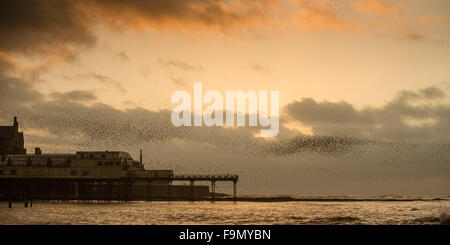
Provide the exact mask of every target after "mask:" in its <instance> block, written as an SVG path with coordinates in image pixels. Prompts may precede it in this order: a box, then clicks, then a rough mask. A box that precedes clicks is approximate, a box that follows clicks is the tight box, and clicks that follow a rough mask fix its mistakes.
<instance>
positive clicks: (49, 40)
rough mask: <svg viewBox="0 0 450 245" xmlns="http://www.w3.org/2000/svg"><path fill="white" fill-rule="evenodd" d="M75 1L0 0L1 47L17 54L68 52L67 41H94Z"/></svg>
mask: <svg viewBox="0 0 450 245" xmlns="http://www.w3.org/2000/svg"><path fill="white" fill-rule="evenodd" d="M75 3H76V1H65V0H49V1H39V0H29V1H21V0H19V1H1V2H0V36H1V38H0V50H2V51H4V52H17V53H26V54H34V53H54V52H63V51H67V50H68V49H67V47H65V46H64V45H66V44H84V45H91V44H93V43H94V42H95V37H94V36H93V35H92V33H91V31H90V29H89V27H88V25H87V17H86V15H85V13H84V12H82V11H81V10H80V9H79V8H77V7H76V6H75Z"/></svg>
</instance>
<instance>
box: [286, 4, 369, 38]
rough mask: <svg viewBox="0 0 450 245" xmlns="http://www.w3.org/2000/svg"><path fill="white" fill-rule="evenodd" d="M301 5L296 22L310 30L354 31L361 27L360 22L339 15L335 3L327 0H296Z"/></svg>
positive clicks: (295, 18) (295, 17)
mask: <svg viewBox="0 0 450 245" xmlns="http://www.w3.org/2000/svg"><path fill="white" fill-rule="evenodd" d="M292 2H293V3H294V4H295V5H297V6H298V7H299V9H300V10H299V11H298V12H297V14H296V15H295V16H294V18H293V20H294V23H295V24H297V25H298V26H300V27H301V28H302V29H308V30H330V29H332V30H333V29H334V30H341V31H354V30H357V29H359V28H360V26H359V24H358V22H356V21H354V20H350V19H346V18H344V17H343V16H340V15H338V13H337V9H336V7H335V6H334V5H332V4H331V3H330V2H328V1H326V0H319V1H314V0H295V1H292Z"/></svg>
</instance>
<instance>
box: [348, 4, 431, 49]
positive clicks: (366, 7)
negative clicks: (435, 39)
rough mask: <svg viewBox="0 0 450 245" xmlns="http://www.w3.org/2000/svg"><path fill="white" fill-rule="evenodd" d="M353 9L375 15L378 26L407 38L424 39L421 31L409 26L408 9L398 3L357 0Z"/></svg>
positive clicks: (413, 39)
mask: <svg viewBox="0 0 450 245" xmlns="http://www.w3.org/2000/svg"><path fill="white" fill-rule="evenodd" d="M354 9H355V11H356V12H357V13H359V14H362V15H369V16H376V17H377V19H376V20H377V26H378V28H383V29H387V30H389V31H391V32H393V33H395V34H397V35H399V36H400V37H403V38H405V39H407V40H411V41H418V40H422V39H425V38H426V36H425V34H423V33H420V32H419V31H417V30H415V29H414V28H412V27H411V26H412V25H413V22H412V21H410V20H409V19H408V18H407V15H408V14H411V13H408V9H407V8H406V7H404V6H402V5H401V4H400V3H395V4H392V3H390V2H388V1H384V0H357V1H355V3H354Z"/></svg>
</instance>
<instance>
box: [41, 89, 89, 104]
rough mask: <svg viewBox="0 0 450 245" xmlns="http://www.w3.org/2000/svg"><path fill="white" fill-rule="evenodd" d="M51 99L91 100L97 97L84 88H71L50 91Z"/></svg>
mask: <svg viewBox="0 0 450 245" xmlns="http://www.w3.org/2000/svg"><path fill="white" fill-rule="evenodd" d="M49 96H50V97H51V98H52V99H54V100H58V101H79V102H85V101H93V100H96V99H97V96H96V95H95V94H94V93H93V92H91V91H86V90H73V91H70V92H65V93H61V92H52V93H50V95H49Z"/></svg>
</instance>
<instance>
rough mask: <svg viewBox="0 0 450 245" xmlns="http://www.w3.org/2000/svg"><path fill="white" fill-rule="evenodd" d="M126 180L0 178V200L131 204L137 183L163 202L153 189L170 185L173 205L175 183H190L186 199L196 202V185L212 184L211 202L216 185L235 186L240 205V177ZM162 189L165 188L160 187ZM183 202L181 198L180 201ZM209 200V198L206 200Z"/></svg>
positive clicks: (131, 178) (214, 198) (170, 199)
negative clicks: (141, 184) (220, 183)
mask: <svg viewBox="0 0 450 245" xmlns="http://www.w3.org/2000/svg"><path fill="white" fill-rule="evenodd" d="M130 175H131V176H129V177H126V178H89V177H87V178H23V177H22V178H2V177H1V176H0V200H2V201H8V202H9V205H10V206H11V202H22V201H23V202H24V206H25V207H28V204H30V207H31V206H32V203H33V201H38V200H39V201H50V200H53V201H77V202H91V201H97V202H111V201H119V202H129V201H133V200H134V199H133V196H132V190H133V185H134V184H136V183H137V182H141V183H142V182H143V183H145V184H146V197H145V200H146V201H152V200H163V199H161V197H158V198H154V195H152V188H155V185H154V183H155V182H156V183H166V188H167V196H166V197H167V198H166V199H165V200H166V201H168V202H171V201H173V200H174V199H173V195H172V190H173V188H172V182H173V181H186V182H188V183H189V190H190V191H189V196H188V198H187V199H184V200H186V201H189V202H194V201H195V200H196V198H195V193H194V191H195V188H194V186H195V182H207V183H208V182H209V183H210V184H211V187H210V188H211V189H210V201H211V203H214V202H215V201H216V190H215V185H216V182H218V181H222V182H231V183H232V184H233V199H232V200H233V201H234V202H236V196H237V192H236V184H237V181H238V176H237V175H169V176H165V177H164V176H162V177H158V176H138V175H136V174H135V175H133V174H130ZM158 186H159V187H161V184H159V185H158ZM177 200H180V198H177ZM202 200H205V198H202Z"/></svg>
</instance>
